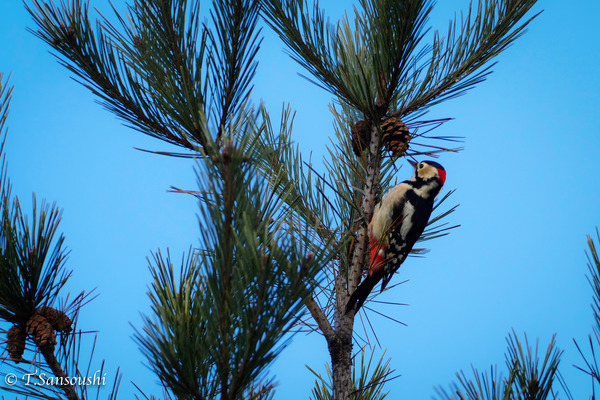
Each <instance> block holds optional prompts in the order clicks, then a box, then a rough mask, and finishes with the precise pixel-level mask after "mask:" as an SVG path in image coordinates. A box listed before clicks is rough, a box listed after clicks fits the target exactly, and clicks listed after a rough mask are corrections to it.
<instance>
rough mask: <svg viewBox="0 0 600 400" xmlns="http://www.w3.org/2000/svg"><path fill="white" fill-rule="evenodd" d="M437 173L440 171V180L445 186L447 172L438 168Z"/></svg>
mask: <svg viewBox="0 0 600 400" xmlns="http://www.w3.org/2000/svg"><path fill="white" fill-rule="evenodd" d="M437 171H438V177H439V178H440V182H442V185H443V184H444V182H446V170H444V169H439V168H438V169H437Z"/></svg>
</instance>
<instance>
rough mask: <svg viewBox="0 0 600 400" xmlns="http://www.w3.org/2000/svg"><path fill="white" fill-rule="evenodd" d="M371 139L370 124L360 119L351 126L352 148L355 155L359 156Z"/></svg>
mask: <svg viewBox="0 0 600 400" xmlns="http://www.w3.org/2000/svg"><path fill="white" fill-rule="evenodd" d="M370 141H371V124H369V123H368V122H367V121H364V120H360V121H358V122H357V123H356V124H354V126H353V127H352V150H354V154H356V155H357V156H359V157H360V156H361V155H362V152H363V150H364V149H366V148H367V147H368V146H369V142H370Z"/></svg>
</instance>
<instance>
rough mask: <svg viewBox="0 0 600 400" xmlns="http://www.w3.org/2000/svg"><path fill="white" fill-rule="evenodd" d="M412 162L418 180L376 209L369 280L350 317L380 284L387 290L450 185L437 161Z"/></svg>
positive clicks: (371, 226)
mask: <svg viewBox="0 0 600 400" xmlns="http://www.w3.org/2000/svg"><path fill="white" fill-rule="evenodd" d="M409 162H410V164H411V165H412V166H413V167H414V168H415V176H413V177H412V178H410V179H408V180H406V181H404V182H402V183H400V184H399V185H396V186H394V187H393V188H392V190H390V191H389V193H388V194H386V195H385V196H384V197H383V199H382V200H381V202H380V203H379V204H377V205H376V206H375V210H374V212H373V218H372V219H371V222H370V223H369V251H370V262H369V268H368V272H367V276H366V278H365V279H364V280H363V281H362V282H361V283H360V285H358V287H357V288H356V290H355V291H354V293H352V296H351V297H350V300H348V304H347V305H346V313H348V312H350V310H352V309H354V310H355V312H357V311H358V310H359V309H360V307H361V306H362V305H363V303H364V302H365V300H366V299H367V297H368V296H369V294H370V293H371V291H372V290H373V288H374V287H375V285H376V284H377V283H378V282H379V281H380V280H381V281H382V282H381V290H383V289H385V287H386V286H387V284H388V283H389V281H390V279H391V278H392V276H393V275H394V273H395V272H396V271H397V270H398V268H400V266H401V265H402V263H403V262H404V260H406V257H408V254H409V253H410V251H411V249H412V248H413V246H414V244H415V242H416V241H417V240H418V239H419V237H420V236H421V234H422V233H423V231H424V230H425V226H427V222H428V221H429V217H430V216H431V211H432V210H433V200H434V199H435V196H437V194H438V193H439V192H440V190H441V189H442V186H443V185H444V182H445V181H446V170H445V169H444V167H442V166H441V165H440V164H438V163H436V162H435V161H422V162H419V163H413V162H411V161H409Z"/></svg>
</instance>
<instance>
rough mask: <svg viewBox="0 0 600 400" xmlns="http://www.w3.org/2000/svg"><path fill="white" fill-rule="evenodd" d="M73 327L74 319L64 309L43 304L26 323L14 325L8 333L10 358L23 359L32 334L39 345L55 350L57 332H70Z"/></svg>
mask: <svg viewBox="0 0 600 400" xmlns="http://www.w3.org/2000/svg"><path fill="white" fill-rule="evenodd" d="M72 329H73V321H71V318H69V316H68V315H67V314H65V313H64V312H63V311H59V310H57V309H55V308H53V307H48V306H43V307H40V308H38V309H37V310H35V312H34V313H33V315H32V316H31V317H30V318H29V319H28V320H27V322H26V323H25V324H24V325H19V324H17V325H14V326H12V327H11V328H10V329H9V330H8V332H7V335H6V351H7V352H8V355H9V356H10V359H11V360H12V361H15V362H19V361H22V359H23V358H22V357H23V353H24V352H25V340H26V339H27V335H30V336H31V338H32V339H33V341H34V342H35V344H36V345H37V346H39V347H47V348H50V349H52V350H53V351H54V346H55V345H56V332H64V333H69V332H71V330H72Z"/></svg>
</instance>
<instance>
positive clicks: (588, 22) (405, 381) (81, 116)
mask: <svg viewBox="0 0 600 400" xmlns="http://www.w3.org/2000/svg"><path fill="white" fill-rule="evenodd" d="M323 3H325V5H326V6H327V7H328V13H329V15H330V16H331V18H332V19H333V20H335V19H337V18H338V17H339V16H341V15H342V13H343V10H344V8H346V7H348V9H349V6H348V5H347V4H349V3H346V2H343V1H323ZM440 3H442V4H441V5H439V6H438V7H436V11H435V13H434V15H433V16H432V19H431V23H432V25H433V26H434V27H435V28H439V29H440V30H442V31H444V30H445V29H446V27H447V21H448V20H449V19H450V18H452V17H453V15H454V12H455V11H460V10H465V9H466V6H467V4H468V2H467V1H464V0H460V1H440ZM91 4H92V5H93V6H96V7H98V8H99V9H100V10H104V11H106V12H108V7H107V1H104V0H102V1H92V2H91ZM574 4H576V5H574ZM542 7H543V8H544V10H545V11H544V13H543V14H542V15H541V16H540V17H538V19H537V20H536V21H534V23H533V24H532V25H531V27H530V29H529V32H528V33H527V34H526V35H525V36H524V37H522V38H521V39H520V40H518V41H517V42H516V44H515V45H514V46H512V47H511V48H510V49H508V50H507V51H506V52H505V53H504V54H503V55H502V56H500V57H499V58H498V61H499V64H498V65H496V66H495V67H494V71H495V72H494V73H493V74H492V75H491V76H490V78H489V79H488V81H486V82H484V83H483V84H481V85H480V86H479V87H477V88H476V89H475V90H473V91H471V92H470V93H468V94H467V95H466V96H463V97H461V98H458V99H455V100H452V101H449V102H446V103H444V104H442V105H440V106H438V107H436V108H434V109H433V110H432V111H431V113H430V116H431V117H432V118H443V117H452V118H455V119H454V120H453V121H452V122H450V123H448V124H446V125H444V126H443V127H442V128H441V129H440V130H438V131H437V133H439V134H440V135H457V136H465V137H466V143H465V147H466V149H465V150H464V151H462V152H460V153H458V154H444V155H443V156H442V158H441V159H440V160H439V161H440V162H441V163H442V164H443V165H444V166H445V167H446V170H447V171H448V179H447V182H446V188H447V189H446V190H449V189H454V188H455V189H457V191H456V194H455V195H454V196H453V197H454V202H456V203H460V207H459V209H458V211H457V212H456V213H454V214H453V215H452V216H451V218H450V222H452V223H453V224H461V228H459V229H457V230H455V231H454V232H452V234H451V235H449V236H447V237H445V238H442V239H438V240H435V241H434V242H430V246H429V247H430V248H431V249H432V251H431V252H430V253H429V254H428V255H427V257H425V258H412V259H409V260H408V261H407V262H406V263H405V265H404V266H403V268H402V270H401V276H402V277H403V278H404V279H408V280H409V282H407V283H406V284H404V285H401V286H399V287H397V288H395V289H394V290H392V291H389V292H387V293H386V294H385V295H384V297H382V300H385V299H389V300H393V301H397V302H403V303H408V304H410V306H408V307H396V308H390V309H386V308H385V307H384V306H379V307H380V308H379V309H378V310H379V311H383V312H386V313H390V314H393V315H394V317H395V318H397V319H399V320H401V321H403V322H404V323H406V324H407V326H401V325H398V324H395V323H390V322H389V321H387V320H385V319H383V318H380V317H377V316H376V315H372V322H373V323H374V325H375V329H376V330H377V334H378V338H379V342H380V343H381V349H379V348H378V350H377V351H378V353H381V351H382V350H383V349H387V353H386V355H387V356H389V357H391V358H392V361H391V365H392V367H393V368H394V369H395V370H396V374H401V377H399V378H397V379H395V380H393V381H392V382H390V383H389V384H388V389H389V390H390V391H391V396H390V398H398V397H401V396H402V397H404V398H412V399H427V398H431V396H432V395H433V394H434V390H433V387H434V386H437V385H443V386H445V387H447V386H448V384H449V383H450V382H451V381H453V380H454V378H455V377H454V374H455V373H456V372H458V371H459V370H461V369H464V370H470V366H471V364H472V365H474V366H475V367H477V368H478V369H480V370H485V369H487V368H489V366H490V365H492V364H498V365H500V366H501V367H503V365H504V351H505V348H506V342H505V337H506V336H507V334H508V333H509V332H511V330H512V329H514V330H515V331H516V332H517V333H518V334H520V335H521V336H522V333H523V332H526V333H527V335H528V337H529V339H530V341H535V339H537V338H539V340H540V347H541V348H545V346H546V344H547V343H548V342H549V340H550V338H551V336H552V335H553V334H554V333H556V334H557V342H558V346H559V347H560V348H562V349H564V350H565V354H564V356H563V359H562V363H561V366H562V367H561V371H562V373H563V375H564V376H565V378H566V380H567V382H568V383H569V384H570V387H571V391H572V392H573V395H574V397H575V398H577V399H582V398H587V396H589V395H590V394H591V388H590V385H589V381H588V379H587V378H586V377H585V376H584V374H583V373H581V372H579V371H577V370H576V369H575V368H573V367H572V364H577V365H582V364H583V361H582V360H581V359H580V357H579V355H578V354H577V351H576V349H575V347H574V345H573V343H572V339H573V338H575V339H577V340H578V341H579V342H580V343H583V342H584V340H585V339H586V337H587V335H588V334H589V333H591V327H592V324H593V318H592V312H591V309H590V305H589V304H590V301H591V290H590V288H589V286H588V283H587V281H586V278H585V274H586V272H587V267H586V258H585V255H584V250H585V249H586V241H585V235H586V234H588V233H592V232H593V231H594V229H595V226H597V225H600V207H598V204H599V203H600V190H599V189H600V188H599V185H600V179H599V177H598V156H597V153H598V150H599V149H600V135H599V134H600V109H599V105H600V76H599V74H598V67H597V66H598V65H599V64H600V51H599V50H598V46H597V43H598V42H600V33H599V31H598V30H597V28H594V26H596V24H597V21H596V16H597V15H598V13H599V12H600V5H599V4H598V3H597V2H596V1H592V0H581V1H579V2H577V3H571V2H564V1H558V0H545V1H540V4H539V5H538V6H536V7H535V10H536V11H539V10H541V9H542ZM26 26H32V22H31V21H30V19H29V16H28V15H27V13H26V11H25V10H24V8H23V6H22V4H21V2H19V1H4V2H2V4H1V5H0V37H1V38H2V46H0V71H3V72H5V73H8V72H10V71H12V78H11V83H12V84H14V85H15V91H14V98H13V102H12V108H11V113H10V118H9V134H8V141H7V147H6V151H7V159H8V163H9V175H10V177H11V179H12V182H13V187H14V193H15V194H17V195H18V196H19V198H20V199H21V200H22V201H23V202H24V203H25V204H29V202H30V198H31V193H32V192H35V193H36V195H37V196H38V198H39V199H42V198H44V199H47V200H48V201H50V202H57V204H58V205H59V206H60V207H61V208H62V209H63V210H64V212H63V222H62V224H61V230H62V232H64V233H65V235H66V243H67V245H68V247H69V248H70V249H71V255H70V258H69V260H68V263H67V267H68V268H70V269H73V270H74V273H73V277H72V279H71V281H70V284H69V287H68V289H69V290H71V291H73V292H78V291H81V290H91V289H93V288H97V290H96V292H97V293H98V294H99V297H98V298H97V299H95V300H94V301H93V302H91V303H90V304H89V305H88V306H86V308H85V309H84V311H83V313H82V317H81V320H80V326H81V327H82V328H84V329H86V330H97V331H99V336H98V344H97V348H96V355H95V360H96V362H99V361H100V360H101V359H102V358H105V359H106V362H107V365H106V369H107V371H108V372H109V373H112V374H114V373H115V372H116V370H117V367H118V366H120V367H121V371H122V372H123V374H124V376H123V383H122V385H121V386H122V388H121V396H122V398H132V396H133V393H136V391H135V389H134V388H133V386H132V385H131V384H130V383H129V381H134V382H135V383H136V384H137V385H138V386H141V387H142V388H144V389H145V390H146V391H147V392H149V393H152V392H153V393H156V394H158V390H157V386H156V385H155V380H156V378H155V377H154V376H153V375H152V374H151V373H150V371H149V370H148V369H146V368H145V367H144V366H143V365H142V361H143V358H142V356H141V354H140V352H139V351H138V349H137V347H136V345H135V344H134V342H133V340H132V339H131V335H132V333H133V329H132V325H133V326H136V327H140V317H139V314H140V312H146V311H147V310H148V301H147V297H146V290H147V285H148V284H149V282H150V274H149V272H148V268H147V262H146V260H145V258H146V257H147V256H149V255H150V252H151V251H155V250H157V249H158V248H162V249H165V248H167V247H168V248H170V250H171V253H172V254H174V255H176V254H181V253H182V252H183V251H185V250H187V249H188V247H189V246H190V245H191V244H194V245H195V244H196V243H197V240H198V239H197V237H198V235H197V232H198V224H197V220H196V204H195V202H194V200H193V199H192V198H191V197H189V196H184V195H179V194H173V193H168V192H167V189H169V187H170V186H171V185H173V186H177V187H183V188H190V189H193V188H194V187H195V176H194V172H193V163H192V162H190V161H189V160H181V159H173V158H168V157H161V156H156V155H152V154H148V153H144V152H140V151H138V150H135V149H134V147H138V148H145V149H154V150H173V148H171V147H169V146H168V145H166V144H164V143H162V142H160V141H157V140H154V139H151V138H149V137H145V136H143V135H141V134H139V133H137V132H134V131H133V130H130V129H128V128H126V127H124V126H123V125H122V124H121V123H120V122H119V121H118V120H116V118H115V117H113V116H112V115H111V114H110V113H108V112H107V111H105V110H103V109H102V108H101V107H100V106H98V105H97V104H95V102H94V98H93V96H92V95H91V94H90V93H88V91H87V90H86V89H84V88H83V87H82V86H80V85H79V84H77V83H75V82H74V81H73V80H71V79H69V75H68V73H67V71H66V69H64V68H63V67H61V66H60V65H58V63H57V62H56V60H55V59H54V58H53V57H52V56H51V55H50V54H49V53H48V50H49V49H48V48H47V47H46V46H45V45H44V44H43V43H41V41H39V40H38V39H36V38H34V37H33V36H32V35H31V34H29V33H28V32H26V30H25V28H26ZM265 35H266V39H265V42H264V44H263V48H262V49H261V52H260V55H259V60H260V63H261V64H260V65H259V70H258V74H257V76H256V80H255V90H254V98H255V99H256V100H257V101H258V100H261V99H262V100H263V101H264V102H265V103H266V105H267V106H268V107H271V109H273V110H274V112H275V113H274V115H277V114H278V111H279V110H280V109H281V105H282V104H283V103H284V102H290V103H291V106H292V107H293V108H294V109H296V110H297V114H296V122H295V125H294V126H295V129H294V139H295V140H296V141H297V142H298V143H299V144H300V146H301V148H302V149H303V150H304V151H305V152H306V154H308V153H310V152H312V154H313V159H317V160H318V159H319V158H321V154H323V150H324V146H326V145H328V144H329V138H330V137H331V136H333V127H332V118H331V116H330V114H329V111H328V107H327V106H328V103H329V102H330V101H331V98H330V95H329V94H328V93H326V92H324V91H323V90H321V89H319V88H317V87H315V86H313V85H312V84H310V83H309V82H307V81H306V80H304V79H302V78H301V77H299V76H298V75H297V72H299V68H298V67H297V66H296V65H295V64H294V63H293V62H292V61H290V60H289V58H288V57H287V56H286V55H285V54H284V53H283V52H282V48H283V45H282V43H281V42H280V41H279V40H278V39H277V38H276V37H274V35H273V34H272V33H270V32H269V31H268V30H265ZM398 174H399V176H398V178H399V180H403V179H405V178H407V177H408V175H409V172H408V168H402V169H400V171H399V172H398ZM90 341H91V335H90ZM327 361H328V354H327V350H326V345H325V341H324V340H323V339H322V338H321V337H320V336H317V335H310V336H296V337H295V338H294V340H293V342H292V344H291V345H290V347H289V348H287V349H286V350H285V351H284V352H283V354H282V356H281V357H280V359H279V360H277V361H276V363H275V364H274V365H273V368H272V372H273V373H274V374H275V375H276V379H277V381H278V382H279V386H278V389H277V395H276V399H288V398H293V399H296V398H303V399H305V398H307V397H308V393H309V391H310V388H311V387H312V385H313V381H314V378H313V376H312V375H311V374H310V372H309V371H308V370H307V369H306V368H305V364H308V365H310V366H311V367H312V368H314V369H316V370H317V371H320V372H323V371H324V368H323V365H324V364H325V362H327ZM0 368H2V370H4V368H5V366H2V367H0Z"/></svg>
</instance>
